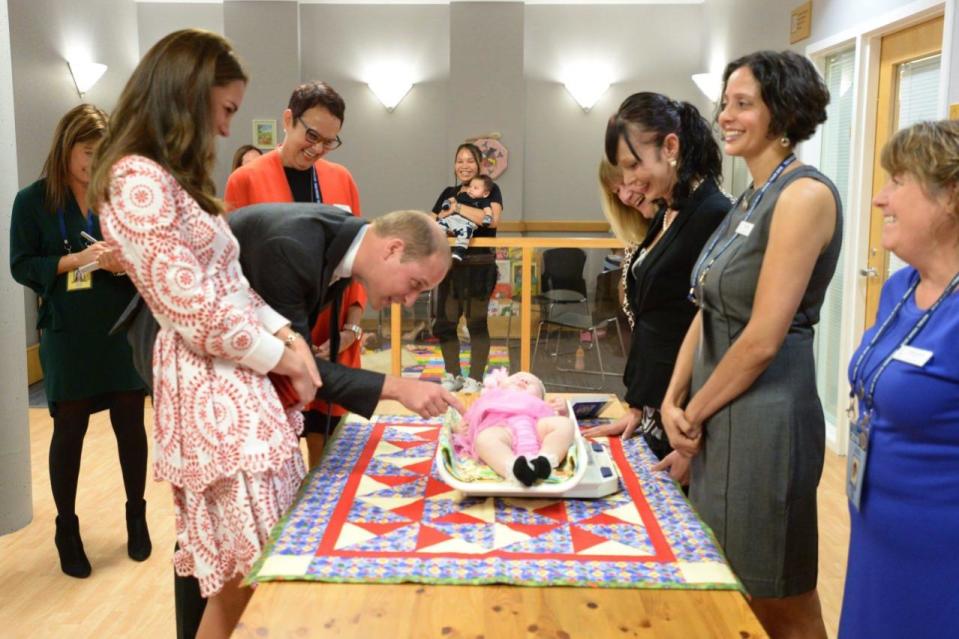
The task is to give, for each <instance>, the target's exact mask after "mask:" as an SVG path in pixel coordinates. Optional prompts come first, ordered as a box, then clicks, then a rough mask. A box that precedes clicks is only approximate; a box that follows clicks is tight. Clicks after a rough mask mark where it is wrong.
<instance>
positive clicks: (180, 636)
mask: <svg viewBox="0 0 959 639" xmlns="http://www.w3.org/2000/svg"><path fill="white" fill-rule="evenodd" d="M179 549H180V544H177V545H176V546H174V548H173V550H174V552H175V551H177V550H179ZM173 599H174V602H175V604H176V639H193V638H194V637H196V631H197V630H199V629H200V620H201V619H203V611H204V610H206V599H204V598H203V597H201V596H200V582H199V581H198V580H197V578H196V577H194V576H192V575H191V576H189V577H181V576H180V575H178V574H176V570H174V571H173Z"/></svg>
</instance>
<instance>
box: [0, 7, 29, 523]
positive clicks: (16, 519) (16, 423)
mask: <svg viewBox="0 0 959 639" xmlns="http://www.w3.org/2000/svg"><path fill="white" fill-rule="evenodd" d="M8 18H9V16H8V13H7V3H6V2H0V128H2V130H4V131H12V132H15V131H16V125H15V123H16V118H15V114H14V103H13V65H12V61H11V55H10V30H9V28H8V27H9V22H8ZM18 190H19V185H18V184H17V140H16V135H15V133H14V134H13V135H4V136H2V137H0V234H2V237H4V238H6V237H9V234H10V208H11V206H12V205H13V198H14V197H15V196H16V194H17V191H18ZM0 263H2V264H4V265H6V264H9V263H10V243H9V242H3V243H2V245H0ZM0 297H2V298H3V300H4V303H3V314H2V315H0V362H3V364H2V366H0V384H2V386H3V392H2V393H0V423H2V424H3V427H2V428H0V535H5V534H7V533H9V532H13V531H14V530H17V529H19V528H22V527H23V526H26V525H27V524H28V523H30V519H31V518H32V517H33V504H32V500H31V482H30V428H29V422H28V420H27V383H26V382H27V366H26V358H25V357H24V353H23V334H24V327H23V296H22V295H21V294H20V285H19V284H17V283H16V282H14V281H13V278H12V277H11V276H10V269H8V268H4V269H3V271H2V274H0Z"/></svg>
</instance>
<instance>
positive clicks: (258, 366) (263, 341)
mask: <svg viewBox="0 0 959 639" xmlns="http://www.w3.org/2000/svg"><path fill="white" fill-rule="evenodd" d="M284 348H285V347H284V345H283V341H282V340H281V339H280V338H278V337H275V336H274V335H272V334H271V333H267V332H266V331H260V336H259V338H258V339H257V340H256V344H254V345H253V348H251V349H250V351H249V352H248V353H247V354H246V355H244V356H243V359H241V360H240V364H242V365H243V366H246V367H247V368H252V369H253V370H255V371H256V372H257V373H259V374H260V375H266V374H267V373H269V372H270V371H271V370H273V369H274V368H276V365H277V364H279V363H280V358H282V357H283V349H284Z"/></svg>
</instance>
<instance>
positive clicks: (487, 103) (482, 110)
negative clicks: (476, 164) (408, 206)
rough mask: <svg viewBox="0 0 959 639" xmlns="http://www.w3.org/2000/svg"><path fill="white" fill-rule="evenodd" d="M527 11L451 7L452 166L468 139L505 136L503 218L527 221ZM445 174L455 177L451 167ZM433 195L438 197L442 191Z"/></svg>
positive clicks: (506, 6) (509, 5) (512, 5)
mask: <svg viewBox="0 0 959 639" xmlns="http://www.w3.org/2000/svg"><path fill="white" fill-rule="evenodd" d="M524 13H525V9H524V5H523V4H522V3H521V2H502V3H483V2H457V3H454V4H451V5H450V78H449V85H450V89H449V90H450V106H449V120H448V122H447V125H446V141H447V150H446V153H445V155H446V157H447V162H448V164H447V166H448V167H451V166H452V163H453V153H454V151H455V150H456V147H457V146H458V145H459V144H461V143H462V142H463V141H464V139H466V138H468V137H473V136H476V135H480V134H485V133H491V132H494V131H496V132H499V133H501V134H502V136H503V137H502V140H501V141H502V142H503V144H504V145H505V146H506V148H507V149H509V167H508V168H507V169H506V172H505V173H503V174H502V175H501V176H500V177H499V178H497V183H498V184H499V186H500V189H501V190H502V191H503V217H502V219H504V220H517V219H522V218H523V217H524V212H525V210H526V205H525V200H524V197H523V192H524V189H525V188H526V185H527V180H526V177H525V174H524V168H525V158H526V146H527V144H526V135H525V126H526V122H525V111H526V109H525V105H526V88H525V80H524V77H523V75H524V47H523V36H524V28H523V24H524V18H525V16H524ZM492 34H495V37H492ZM445 175H447V176H449V175H451V168H448V169H447V170H446V172H445ZM451 181H452V180H450V179H449V178H448V179H447V180H445V182H446V183H449V182H451ZM440 183H441V184H442V183H444V182H440ZM434 191H435V192H436V195H438V194H439V189H434ZM436 195H434V196H433V197H434V199H435V197H436Z"/></svg>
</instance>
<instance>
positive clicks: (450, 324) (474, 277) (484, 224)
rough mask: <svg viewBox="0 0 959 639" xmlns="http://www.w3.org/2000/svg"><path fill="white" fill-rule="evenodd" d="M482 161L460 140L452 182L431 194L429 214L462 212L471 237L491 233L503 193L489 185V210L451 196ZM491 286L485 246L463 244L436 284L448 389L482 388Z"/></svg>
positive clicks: (491, 263) (491, 265)
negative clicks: (463, 363)
mask: <svg viewBox="0 0 959 639" xmlns="http://www.w3.org/2000/svg"><path fill="white" fill-rule="evenodd" d="M482 165H483V161H482V154H481V153H480V150H479V147H477V146H476V145H475V144H471V143H469V142H464V143H463V144H460V145H459V146H458V147H457V148H456V154H455V155H454V156H453V174H454V176H455V177H456V183H455V184H453V185H452V186H448V187H446V188H445V189H443V191H442V192H441V193H440V195H439V197H438V198H436V203H435V204H434V205H433V209H432V211H433V213H435V214H436V215H437V217H439V218H444V217H447V216H450V215H462V216H463V217H465V218H467V219H469V220H470V221H471V222H473V223H474V224H476V225H477V227H478V228H477V229H476V231H474V233H473V237H477V238H478V237H496V227H497V225H498V224H499V219H500V215H501V214H502V213H503V194H502V193H501V192H500V188H499V185H498V184H496V183H494V184H493V188H492V189H491V190H490V194H489V199H490V201H491V204H490V212H489V213H487V212H486V211H484V210H483V209H478V208H476V207H473V206H469V205H467V204H461V203H459V202H456V203H455V204H453V205H452V206H448V207H446V208H444V206H443V205H444V204H446V203H448V202H449V201H450V198H453V199H454V200H455V198H456V195H457V194H458V193H460V192H461V191H463V190H465V188H466V187H467V186H468V185H469V183H470V180H472V179H473V178H474V177H476V176H477V175H479V174H480V167H481V166H482ZM495 286H496V260H495V256H494V254H493V249H491V248H469V249H467V250H466V255H465V256H464V258H463V260H461V261H454V262H453V266H452V267H451V268H450V271H449V273H447V274H446V277H445V278H444V279H443V281H442V282H441V283H440V285H439V286H438V287H436V296H435V299H434V305H435V313H436V319H435V321H434V323H433V334H434V335H435V336H436V337H437V338H438V339H439V340H440V350H441V351H442V352H443V365H444V369H445V371H446V372H445V373H444V374H443V379H442V382H441V383H442V385H443V388H445V389H446V390H449V391H459V390H461V391H463V392H464V393H478V392H479V391H480V389H481V388H482V387H483V384H482V381H481V380H482V379H483V375H484V374H485V372H486V364H487V362H488V360H489V348H490V343H489V319H488V317H487V315H488V311H489V299H490V295H492V294H493V288H494V287H495ZM461 316H462V317H465V318H466V328H467V330H468V331H469V335H470V374H469V377H463V374H462V371H461V369H460V341H459V336H458V335H457V333H456V327H457V325H458V324H459V320H460V317H461Z"/></svg>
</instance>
